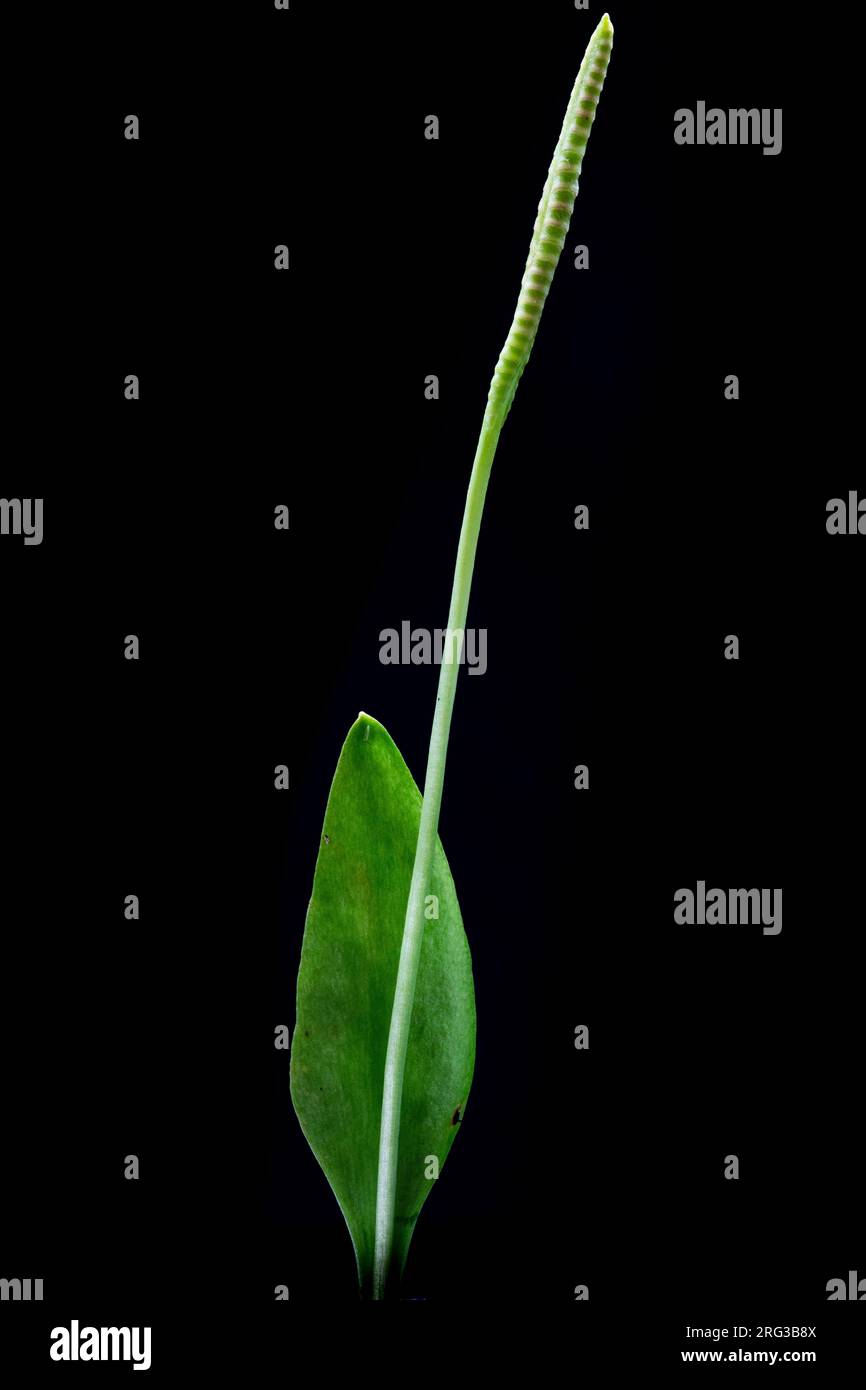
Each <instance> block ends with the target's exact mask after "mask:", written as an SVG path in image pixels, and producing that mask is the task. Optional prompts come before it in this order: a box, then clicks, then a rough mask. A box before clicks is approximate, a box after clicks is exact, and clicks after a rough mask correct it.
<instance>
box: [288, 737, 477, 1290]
mask: <svg viewBox="0 0 866 1390" xmlns="http://www.w3.org/2000/svg"><path fill="white" fill-rule="evenodd" d="M420 807H421V795H420V792H419V791H418V788H417V787H416V786H415V783H414V781H413V779H412V776H411V773H410V772H409V770H408V768H407V767H406V764H405V763H404V761H403V759H402V757H401V755H400V753H399V751H398V749H397V747H396V745H395V744H394V742H393V740H392V739H391V737H390V735H389V734H388V733H387V730H385V729H384V727H383V726H382V725H381V724H379V723H378V721H376V720H374V719H371V718H370V716H368V715H364V714H361V715H359V717H358V720H357V721H356V722H355V724H354V725H353V726H352V728H351V729H350V730H349V734H348V736H347V738H346V741H345V743H344V745H343V749H342V751H341V753H340V758H339V761H338V763H337V770H336V772H335V774H334V781H333V784H332V787H331V793H330V796H329V798H328V807H327V810H326V813H325V824H324V829H323V834H322V840H321V844H320V848H319V855H318V858H317V862H316V871H315V875H314V880H313V892H312V896H311V899H310V905H309V908H308V911H307V920H306V924H305V928H304V941H303V947H302V951H301V964H300V969H299V972H298V987H297V1017H296V1024H295V1031H294V1036H293V1039H292V1053H291V1092H292V1102H293V1105H294V1108H295V1112H296V1114H297V1116H298V1119H299V1121H300V1124H301V1128H302V1129H303V1131H304V1134H305V1136H306V1138H307V1141H308V1143H309V1144H310V1147H311V1148H312V1150H313V1153H314V1154H315V1156H316V1158H317V1159H318V1161H319V1163H320V1165H321V1167H322V1169H323V1170H324V1172H325V1175H326V1177H327V1178H328V1181H329V1183H330V1184H331V1187H332V1189H333V1191H334V1194H335V1196H336V1197H337V1200H338V1202H339V1204H340V1207H341V1209H342V1211H343V1215H344V1217H345V1219H346V1223H347V1225H348V1227H349V1230H350V1233H351V1235H352V1240H353V1244H354V1247H355V1255H356V1260H357V1265H358V1278H359V1283H360V1286H361V1291H362V1293H363V1294H366V1293H367V1292H368V1291H369V1286H370V1280H371V1277H372V1266H373V1248H374V1236H375V1217H376V1210H375V1208H376V1180H377V1168H378V1158H379V1126H380V1116H381V1105H382V1088H383V1077H384V1068H385V1054H386V1050H387V1041H388V1030H389V1027H390V1020H391V1008H392V1005H393V1001H394V986H395V983H396V978H397V967H398V962H399V956H400V947H401V943H402V936H403V925H404V916H405V907H406V898H407V894H408V890H409V882H410V879H411V876H412V865H413V862H414V855H415V847H416V842H417V837H418V823H419V818H420ZM430 893H431V894H432V895H434V896H435V898H436V899H438V919H436V918H432V917H431V919H430V920H428V921H426V922H425V930H424V940H423V943H422V950H421V963H420V967H419V974H418V982H417V986H416V991H415V1001H414V1005H413V1010H412V1026H411V1031H410V1039H409V1048H408V1052H407V1059H406V1073H405V1078H404V1088H403V1100H402V1109H401V1125H400V1147H399V1158H398V1178H397V1210H396V1214H395V1244H394V1259H393V1266H392V1276H393V1278H394V1280H395V1281H396V1280H397V1279H398V1278H399V1275H400V1274H401V1273H402V1268H403V1265H404V1263H405V1259H406V1254H407V1252H408V1248H409V1243H410V1241H411V1238H412V1232H413V1230H414V1226H415V1222H416V1220H417V1217H418V1213H419V1212H420V1210H421V1207H422V1206H423V1203H424V1201H425V1200H426V1198H427V1196H428V1195H429V1192H430V1189H431V1187H432V1179H431V1178H430V1177H428V1176H426V1170H427V1169H428V1162H429V1159H430V1158H431V1157H435V1158H436V1160H437V1163H438V1167H439V1171H441V1168H442V1165H443V1164H444V1162H445V1159H446V1157H447V1155H448V1152H449V1150H450V1148H451V1145H452V1144H453V1141H454V1138H455V1136H456V1133H457V1130H458V1128H459V1125H460V1121H461V1120H462V1115H463V1111H464V1109H465V1105H466V1100H467V1097H468V1093H469V1088H470V1085H471V1081H472V1072H473V1067H474V1056H475V1004H474V989H473V984H472V966H471V959H470V955H469V946H468V942H467V941H466V936H465V933H464V931H463V923H462V920H461V916H460V908H459V904H458V902H457V895H456V891H455V889H454V883H453V879H452V877H451V873H450V870H449V868H448V863H447V860H446V858H445V854H444V851H443V849H442V846H441V843H439V842H438V840H437V846H436V854H435V856H434V864H433V872H432V876H431V882H430ZM431 911H432V904H431ZM458 1110H459V1116H460V1118H459V1119H458V1121H457V1122H456V1123H455V1122H454V1115H455V1112H456V1111H458Z"/></svg>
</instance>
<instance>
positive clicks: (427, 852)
mask: <svg viewBox="0 0 866 1390" xmlns="http://www.w3.org/2000/svg"><path fill="white" fill-rule="evenodd" d="M612 41H613V26H612V25H611V22H610V19H609V17H608V15H604V16H603V17H602V20H601V22H600V24H599V25H598V27H597V29H596V30H595V32H594V33H593V35H592V37H591V39H590V41H589V44H588V46H587V50H586V53H585V54H584V58H583V62H582V63H581V65H580V71H579V72H578V75H577V80H576V82H575V84H574V88H573V90H572V93H571V99H570V100H569V103H568V109H567V110H566V113H565V120H564V121H563V125H562V131H561V132H560V136H559V140H558V141H557V145H556V149H555V150H554V154H553V160H552V162H551V165H550V169H549V171H548V175H547V181H546V183H545V185H544V191H543V193H542V196H541V202H540V203H539V205H538V214H537V217H536V220H535V227H534V229H533V234H532V241H531V242H530V247H529V255H528V257H527V261H526V268H525V270H524V273H523V280H522V282H521V289H520V295H519V297H518V301H517V309H516V311H515V315H514V321H513V323H512V325H511V329H510V331H509V334H508V337H507V338H506V341H505V346H504V347H503V349H502V352H501V353H500V356H499V360H498V362H497V364H496V367H495V369H494V373H493V380H492V382H491V384H490V391H489V393H488V398H487V406H486V409H485V411H484V419H483V421H482V425H481V434H480V436H479V439H478V447H477V449H476V451H475V460H474V462H473V465H472V475H471V477H470V479H469V489H468V492H467V495H466V507H465V511H464V513H463V525H462V527H461V531H460V542H459V545H458V547H457V560H456V564H455V568H454V584H453V587H452V590H451V608H450V611H449V614H448V632H449V633H450V634H453V635H454V638H453V640H451V641H449V642H446V644H445V650H444V651H443V655H442V662H441V665H440V669H439V689H438V692H437V695H436V709H435V712H434V715H433V728H432V731H431V734H430V750H429V753H428V757H427V773H426V776H425V779H424V797H423V801H422V805H421V820H420V824H419V828H418V844H417V848H416V851H415V864H414V867H413V869H412V882H411V885H410V888H409V900H408V903H407V906H406V921H405V925H404V928H403V942H402V946H401V949H400V963H399V966H398V969H397V983H396V986H395V989H394V1004H393V1008H392V1011H391V1026H390V1030H389V1033H388V1049H387V1053H386V1057H385V1080H384V1088H383V1092H382V1122H381V1129H380V1135H379V1171H378V1179H377V1188H376V1244H375V1252H374V1268H373V1298H374V1299H382V1298H384V1297H385V1294H386V1288H387V1283H388V1275H389V1270H390V1266H391V1258H392V1251H393V1245H394V1209H395V1201H396V1191H397V1156H398V1151H399V1142H400V1108H401V1103H402V1096H403V1075H404V1071H405V1066H406V1049H407V1046H408V1042H409V1028H410V1023H411V1019H412V1005H413V1002H414V998H415V983H416V980H417V978H418V964H419V961H420V958H421V942H422V938H423V931H424V903H425V898H426V896H427V891H428V887H429V884H430V874H431V867H432V863H433V852H434V849H435V846H436V836H437V833H438V828H439V810H440V806H441V804H442V785H443V782H444V779H445V759H446V756H447V752H448V735H449V732H450V729H451V715H452V712H453V709H454V695H455V692H456V689H457V676H458V673H459V670H460V664H459V658H460V652H461V648H462V640H463V632H464V630H465V625H466V614H467V612H468V609H469V592H470V589H471V587H472V572H473V570H474V568H475V552H476V549H477V546H478V533H479V530H480V528H481V515H482V512H483V510H484V499H485V497H486V495H487V484H488V482H489V480H490V470H491V468H492V466H493V459H494V455H495V454H496V446H497V444H498V443H499V435H500V433H501V431H502V426H503V425H504V423H505V419H506V416H507V415H508V412H509V410H510V409H511V403H512V401H513V399H514V393H515V391H516V389H517V383H518V381H519V380H520V376H521V373H522V372H523V368H524V367H525V365H526V362H527V360H528V358H529V354H530V352H531V351H532V344H533V342H534V341H535V335H536V332H537V330H538V324H539V320H540V319H541V311H542V309H543V308H544V301H545V299H546V298H547V292H548V290H549V288H550V284H551V281H552V280H553V273H554V271H555V269H556V265H557V262H558V260H559V257H560V254H561V252H562V248H563V245H564V244H565V238H566V235H567V233H568V227H569V223H570V221H571V213H572V208H573V206H574V200H575V198H576V196H577V189H578V177H579V174H580V170H581V164H582V161H583V154H584V151H585V149H586V142H587V140H588V138H589V132H590V128H591V126H592V122H593V120H594V118H595V109H596V106H597V104H598V98H599V95H600V93H601V88H602V85H603V83H604V77H605V73H606V71H607V64H608V60H609V58H610V51H611V45H612Z"/></svg>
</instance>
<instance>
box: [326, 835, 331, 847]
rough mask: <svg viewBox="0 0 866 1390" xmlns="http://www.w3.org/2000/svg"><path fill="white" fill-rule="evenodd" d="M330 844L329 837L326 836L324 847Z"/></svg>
mask: <svg viewBox="0 0 866 1390" xmlns="http://www.w3.org/2000/svg"><path fill="white" fill-rule="evenodd" d="M330 843H331V837H330V835H326V836H325V844H326V845H329V844H330Z"/></svg>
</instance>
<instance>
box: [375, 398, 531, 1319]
mask: <svg viewBox="0 0 866 1390" xmlns="http://www.w3.org/2000/svg"><path fill="white" fill-rule="evenodd" d="M504 421H505V415H504V413H503V412H502V410H501V409H496V408H494V407H491V406H490V405H488V407H487V410H486V411H485V413H484V423H483V424H482V427H481V435H480V437H479V440H478V448H477V449H476V451H475V461H474V463H473V465H472V476H471V478H470V480H469V490H468V493H467V495H466V507H465V510H464V513H463V525H462V527H461V530H460V543H459V545H458V547H457V561H456V564H455V567H454V584H453V587H452V590H451V608H450V610H449V614H448V632H449V633H450V634H454V636H455V638H456V639H457V640H451V641H447V642H446V643H445V647H444V651H443V654H442V662H441V664H440V667H439V689H438V691H437V694H436V709H435V712H434V715H433V728H432V731H431V734H430V751H429V754H428V757H427V774H426V776H425V779H424V798H423V801H422V803H421V821H420V824H419V827H418V846H417V849H416V851H415V864H414V867H413V869H412V882H411V885H410V888H409V900H408V903H407V906H406V923H405V926H404V928H403V944H402V946H401V948H400V964H399V966H398V969H397V984H396V987H395V989H394V1007H393V1010H392V1013H391V1028H390V1031H389V1033H388V1050H387V1053H386V1057H385V1085H384V1090H383V1092H382V1127H381V1132H380V1137H379V1173H378V1185H377V1189H376V1247H375V1254H374V1266H373V1298H376V1299H378V1298H384V1297H385V1286H386V1282H387V1278H388V1269H389V1266H390V1262H391V1251H392V1248H393V1244H394V1206H395V1200H396V1195H397V1153H398V1145H399V1140H400V1105H401V1101H402V1098H403V1073H404V1070H405V1066H406V1047H407V1044H408V1041H409V1025H410V1022H411V1019H412V1005H413V1002H414V999H415V982H416V980H417V978H418V962H419V958H420V955H421V941H422V939H423V934H424V901H425V898H426V896H427V889H428V886H429V882H430V872H431V868H432V864H433V853H434V850H435V847H436V836H437V834H438V830H439V808H440V806H441V804H442V783H443V781H444V778H445V758H446V755H447V752H448V734H449V732H450V729H451V714H452V711H453V709H454V695H455V692H456V689H457V675H458V672H459V670H460V665H459V658H460V651H461V647H462V640H461V639H462V633H463V630H464V628H465V625H466V613H467V610H468V608H469V591H470V589H471V587H472V571H473V570H474V568H475V552H476V549H477V547H478V532H479V530H480V527H481V514H482V512H483V510H484V498H485V496H486V494H487V484H488V481H489V479H490V470H491V468H492V466H493V457H494V454H495V453H496V446H497V444H498V443H499V433H500V431H501V429H502V426H503V424H504ZM457 634H460V637H459V638H458V637H457Z"/></svg>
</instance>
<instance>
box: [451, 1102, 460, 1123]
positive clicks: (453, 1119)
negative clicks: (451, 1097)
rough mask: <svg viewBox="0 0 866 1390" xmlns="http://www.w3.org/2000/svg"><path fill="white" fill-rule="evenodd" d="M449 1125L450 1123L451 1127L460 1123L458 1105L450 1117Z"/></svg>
mask: <svg viewBox="0 0 866 1390" xmlns="http://www.w3.org/2000/svg"><path fill="white" fill-rule="evenodd" d="M451 1123H452V1125H459V1123H460V1106H459V1105H458V1107H457V1109H456V1110H455V1111H454V1114H453V1115H452V1116H451Z"/></svg>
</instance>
